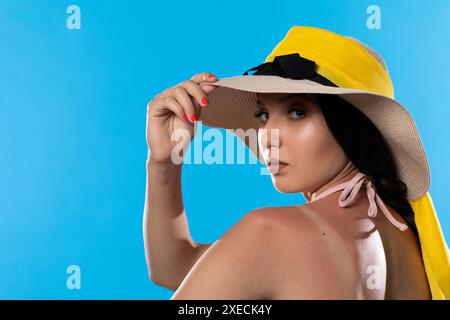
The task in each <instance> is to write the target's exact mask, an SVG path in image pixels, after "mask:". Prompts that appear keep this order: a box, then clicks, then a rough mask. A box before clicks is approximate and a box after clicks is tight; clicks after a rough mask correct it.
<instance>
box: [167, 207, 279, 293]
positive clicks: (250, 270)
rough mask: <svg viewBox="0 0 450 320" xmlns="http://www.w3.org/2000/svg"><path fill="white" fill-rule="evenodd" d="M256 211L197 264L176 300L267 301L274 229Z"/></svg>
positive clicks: (233, 228)
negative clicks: (272, 230)
mask: <svg viewBox="0 0 450 320" xmlns="http://www.w3.org/2000/svg"><path fill="white" fill-rule="evenodd" d="M261 212H262V210H258V209H257V210H254V211H250V212H248V213H247V214H246V215H244V216H243V217H242V218H241V219H240V220H239V221H238V222H237V223H236V224H235V225H233V227H231V228H230V229H229V230H227V231H226V232H225V233H224V234H223V235H222V237H220V238H219V239H218V240H217V241H215V242H214V243H213V244H212V245H211V246H210V247H209V248H208V249H207V250H206V251H205V252H204V254H203V255H202V256H201V257H200V258H199V259H198V260H197V262H196V263H195V264H194V266H193V267H192V269H191V270H190V272H189V273H188V275H187V276H186V278H185V279H184V280H183V282H182V283H181V284H180V286H179V288H178V290H177V291H176V292H175V294H174V295H173V296H172V298H171V299H172V300H174V299H183V300H185V299H238V300H245V299H267V298H268V297H269V296H270V294H271V290H272V284H271V283H270V281H268V280H269V279H268V272H270V270H269V269H268V264H269V262H270V261H271V259H272V257H271V256H270V252H271V250H268V246H267V245H268V244H269V243H270V239H271V238H272V236H271V228H270V227H269V226H268V225H267V224H265V223H263V220H261V219H260V215H259V213H261Z"/></svg>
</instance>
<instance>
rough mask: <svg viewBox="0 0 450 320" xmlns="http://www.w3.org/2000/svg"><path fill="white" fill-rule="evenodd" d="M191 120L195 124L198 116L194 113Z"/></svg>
mask: <svg viewBox="0 0 450 320" xmlns="http://www.w3.org/2000/svg"><path fill="white" fill-rule="evenodd" d="M191 120H192V121H193V122H195V121H197V116H196V115H195V113H193V114H192V115H191Z"/></svg>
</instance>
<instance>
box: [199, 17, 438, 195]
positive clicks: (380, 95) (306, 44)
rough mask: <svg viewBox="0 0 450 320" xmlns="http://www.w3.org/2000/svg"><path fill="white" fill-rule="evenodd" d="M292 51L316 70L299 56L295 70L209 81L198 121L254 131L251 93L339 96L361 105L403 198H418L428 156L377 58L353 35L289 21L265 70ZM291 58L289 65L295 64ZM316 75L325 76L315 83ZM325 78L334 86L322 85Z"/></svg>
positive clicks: (422, 189) (424, 186)
mask: <svg viewBox="0 0 450 320" xmlns="http://www.w3.org/2000/svg"><path fill="white" fill-rule="evenodd" d="M292 54H294V55H295V54H298V55H297V57H298V60H303V61H305V60H304V59H307V60H310V61H314V62H315V65H316V69H317V70H314V71H316V72H305V70H303V73H302V65H301V61H296V62H300V63H298V64H297V65H298V71H295V70H294V73H291V74H287V75H281V76H280V75H273V74H271V75H265V74H263V73H260V74H258V75H256V74H257V73H255V74H254V75H247V74H246V75H242V76H233V77H228V78H222V79H219V80H218V81H217V82H214V83H208V84H212V85H215V86H218V88H216V89H215V90H213V91H212V92H211V93H209V94H208V100H209V104H208V107H206V108H204V109H202V112H201V116H200V120H201V121H202V123H203V124H204V125H207V126H210V127H218V128H226V129H233V130H235V129H238V128H240V129H242V130H243V131H245V130H247V129H250V128H252V129H255V130H258V127H259V123H258V119H256V118H255V117H254V116H253V114H254V113H255V112H256V110H257V109H256V93H322V94H336V95H339V96H340V97H342V98H343V99H345V100H347V101H348V102H349V103H351V104H352V105H354V106H355V107H356V108H358V109H359V110H361V111H362V112H363V113H364V114H365V115H366V116H367V117H368V118H369V119H370V120H371V121H372V122H373V123H374V124H375V126H376V127H377V128H378V130H379V131H380V132H381V134H382V135H383V137H384V138H385V140H386V141H387V143H388V144H389V146H390V148H391V150H392V153H393V156H394V158H395V161H396V164H397V166H398V172H399V176H400V178H401V180H402V181H403V182H404V183H405V184H406V185H407V188H408V193H407V198H408V200H416V199H419V198H420V197H422V196H423V195H424V194H425V193H426V192H427V191H428V189H429V185H430V172H429V166H428V161H427V157H426V154H425V151H424V147H423V145H422V142H421V139H420V136H419V133H418V130H417V127H416V125H415V123H414V120H413V118H412V117H411V115H410V113H409V112H408V111H407V110H406V109H405V108H404V107H403V106H402V105H401V104H400V103H399V102H397V101H396V100H395V99H394V93H393V87H392V83H391V80H390V77H389V74H388V72H387V69H386V67H385V65H384V62H383V60H382V59H381V57H380V56H379V55H378V54H377V53H376V52H375V51H374V50H373V49H370V48H368V47H367V46H365V45H363V44H362V43H361V42H359V41H358V40H356V39H353V38H350V37H345V36H341V35H339V34H336V33H333V32H330V31H327V30H324V29H320V28H313V27H302V26H294V27H292V28H291V29H290V30H289V32H288V33H287V35H286V36H285V38H284V39H283V40H282V41H281V42H280V43H279V44H278V45H277V46H276V47H275V49H274V50H273V51H272V53H271V54H270V55H269V56H268V57H267V59H266V61H265V68H266V70H268V69H269V68H268V65H270V64H271V63H273V62H274V60H275V61H276V60H277V57H278V56H289V55H290V56H291V57H292ZM296 62H294V63H293V64H292V63H291V64H290V66H294V68H295V63H296ZM261 69H264V68H262V67H261V68H260V70H261ZM281 69H283V67H282V66H281ZM303 69H304V68H303ZM308 73H309V75H308ZM266 74H270V72H266ZM317 77H320V78H322V79H323V78H325V81H320V82H322V83H319V82H317ZM327 80H328V81H329V82H330V83H332V84H334V85H336V86H331V85H327V84H328V83H327V82H326V81H327ZM323 83H325V84H323ZM234 133H235V132H234ZM237 136H238V137H239V138H241V139H242V140H243V142H244V143H245V144H246V145H247V147H248V148H249V149H250V150H251V151H252V152H253V154H254V155H255V156H256V157H257V158H258V159H259V160H261V161H262V160H263V158H262V154H261V152H260V151H259V147H258V143H251V141H250V139H245V136H242V135H240V134H237Z"/></svg>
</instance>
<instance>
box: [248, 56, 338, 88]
mask: <svg viewBox="0 0 450 320" xmlns="http://www.w3.org/2000/svg"><path fill="white" fill-rule="evenodd" d="M252 70H256V72H255V73H253V74H252V75H254V76H258V75H264V76H280V77H283V78H290V79H294V80H301V79H308V80H311V81H314V82H317V83H320V84H323V85H325V86H332V87H337V85H335V84H334V83H333V82H331V81H330V80H328V79H327V78H325V77H323V76H321V75H320V74H318V73H317V72H316V63H315V62H314V61H312V60H308V59H306V58H303V57H301V56H300V54H299V53H291V54H286V55H282V56H276V57H275V58H274V59H273V62H264V63H262V64H260V65H259V66H256V67H254V68H251V69H248V70H247V71H245V72H244V73H243V75H244V76H245V75H248V72H249V71H252Z"/></svg>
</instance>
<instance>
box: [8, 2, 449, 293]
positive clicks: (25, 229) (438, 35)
mask: <svg viewBox="0 0 450 320" xmlns="http://www.w3.org/2000/svg"><path fill="white" fill-rule="evenodd" d="M71 4H76V5H78V6H80V8H81V19H82V20H81V27H82V28H81V30H69V29H68V28H67V27H66V19H67V17H68V14H67V13H66V8H67V7H68V6H69V5H71ZM371 4H376V5H378V6H380V8H381V19H382V20H381V21H382V22H381V23H382V24H381V27H382V28H381V30H369V29H368V28H367V27H366V19H367V17H368V14H367V13H366V9H367V7H368V6H369V5H371ZM449 18H450V3H449V2H448V1H436V0H435V1H381V0H379V1H376V2H375V3H373V2H372V1H361V0H358V1H344V0H342V1H337V0H335V1H298V0H297V1H283V0H278V1H276V2H275V3H274V2H273V1H261V0H259V1H249V2H244V1H234V0H233V1H231V0H227V1H221V2H219V1H195V2H188V1H178V2H177V1H175V2H171V1H159V2H156V1H137V0H129V1H110V0H108V1H106V0H96V1H87V0H79V1H73V2H72V1H62V0H61V1H55V0H40V1H37V0H10V1H7V0H0V38H1V41H0V150H1V151H0V188H1V189H0V218H1V220H0V298H2V299H10V298H15V299H17V298H18V299H34V298H42V299H50V298H56V299H80V298H82V299H93V298H101V299H119V298H121V299H168V298H170V296H171V295H172V294H173V292H172V291H170V290H167V289H165V288H162V287H159V286H157V285H155V284H153V283H151V282H150V280H149V278H148V275H147V269H146V263H145V256H144V247H143V240H142V213H143V206H144V195H145V178H146V176H145V174H146V171H145V161H146V157H147V149H146V141H145V118H146V104H147V102H148V101H149V100H151V98H152V97H153V96H154V95H155V94H156V93H158V92H160V91H162V90H164V89H165V88H167V87H169V86H173V85H175V84H176V83H178V82H180V81H182V80H186V79H189V78H190V77H191V76H192V75H194V74H195V73H199V72H205V71H209V72H212V73H215V74H216V75H217V76H218V77H226V76H232V75H239V74H242V72H244V71H245V70H247V69H248V68H250V67H253V66H256V65H257V64H259V63H261V62H263V61H264V59H265V57H266V56H267V55H268V54H269V53H270V51H271V50H272V48H273V47H274V46H275V45H276V44H277V43H278V41H280V40H281V39H282V37H284V35H285V33H286V32H287V31H288V29H289V28H290V27H291V26H292V25H309V26H316V27H322V28H326V29H329V30H332V31H335V32H338V33H341V34H344V35H349V36H353V37H356V38H358V39H360V40H362V41H363V42H365V43H367V44H368V45H369V46H371V47H373V48H374V49H376V50H377V51H378V52H380V53H381V55H382V56H383V57H384V59H385V61H386V63H387V65H388V67H389V71H390V73H391V77H392V79H393V82H394V85H395V89H396V97H397V99H398V100H399V101H400V102H402V103H403V104H404V105H405V106H406V107H407V108H408V109H409V111H410V112H411V114H412V115H413V117H414V119H415V121H416V123H417V126H418V128H419V132H420V134H421V137H422V140H423V143H424V146H425V149H426V152H427V155H428V159H429V162H430V167H431V175H432V183H431V189H430V193H431V195H432V197H433V200H434V204H435V207H436V211H437V213H438V215H439V217H440V221H441V224H442V229H443V231H444V233H445V236H446V238H447V239H449V238H450V216H449V214H448V212H449V210H450V202H449V201H448V192H447V190H448V187H449V184H448V181H449V180H450V169H449V167H448V157H449V155H450V152H449V148H448V145H449V144H448V139H449V137H450V126H449V125H448V118H449V116H450V108H449V107H448V101H449V99H450V96H449V95H450V90H448V86H449V81H448V74H450V63H449V58H448V56H449V55H448V52H449V51H450V42H449V41H447V39H448V34H449V32H448V30H449V25H448V19H449ZM204 129H205V128H204ZM198 138H199V137H198V136H197V137H196V139H198ZM260 168H261V165H260V164H257V165H238V164H236V165H220V166H218V165H215V166H209V165H206V164H203V165H185V166H184V168H183V177H182V183H183V196H184V204H185V208H186V211H187V214H188V218H189V223H190V230H191V234H192V236H193V238H194V240H196V241H198V242H213V241H215V240H216V239H217V238H219V237H220V236H221V235H222V234H223V233H224V232H225V231H226V230H227V229H228V228H229V227H231V226H232V225H233V224H234V223H235V222H236V221H237V220H238V219H239V218H240V217H242V216H243V215H244V214H245V213H246V212H248V211H249V210H251V209H253V208H256V207H260V206H274V205H292V204H296V203H304V199H303V198H302V196H301V195H300V194H291V195H285V194H280V193H278V192H277V191H276V190H275V189H274V188H273V186H272V183H271V180H270V177H269V176H264V175H260V174H259V170H260ZM249 186H251V187H250V188H249ZM72 264H75V265H79V266H80V268H81V272H82V274H81V275H82V278H81V286H82V288H81V290H68V289H67V287H66V278H67V277H68V275H67V274H66V268H67V267H68V266H69V265H72Z"/></svg>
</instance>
